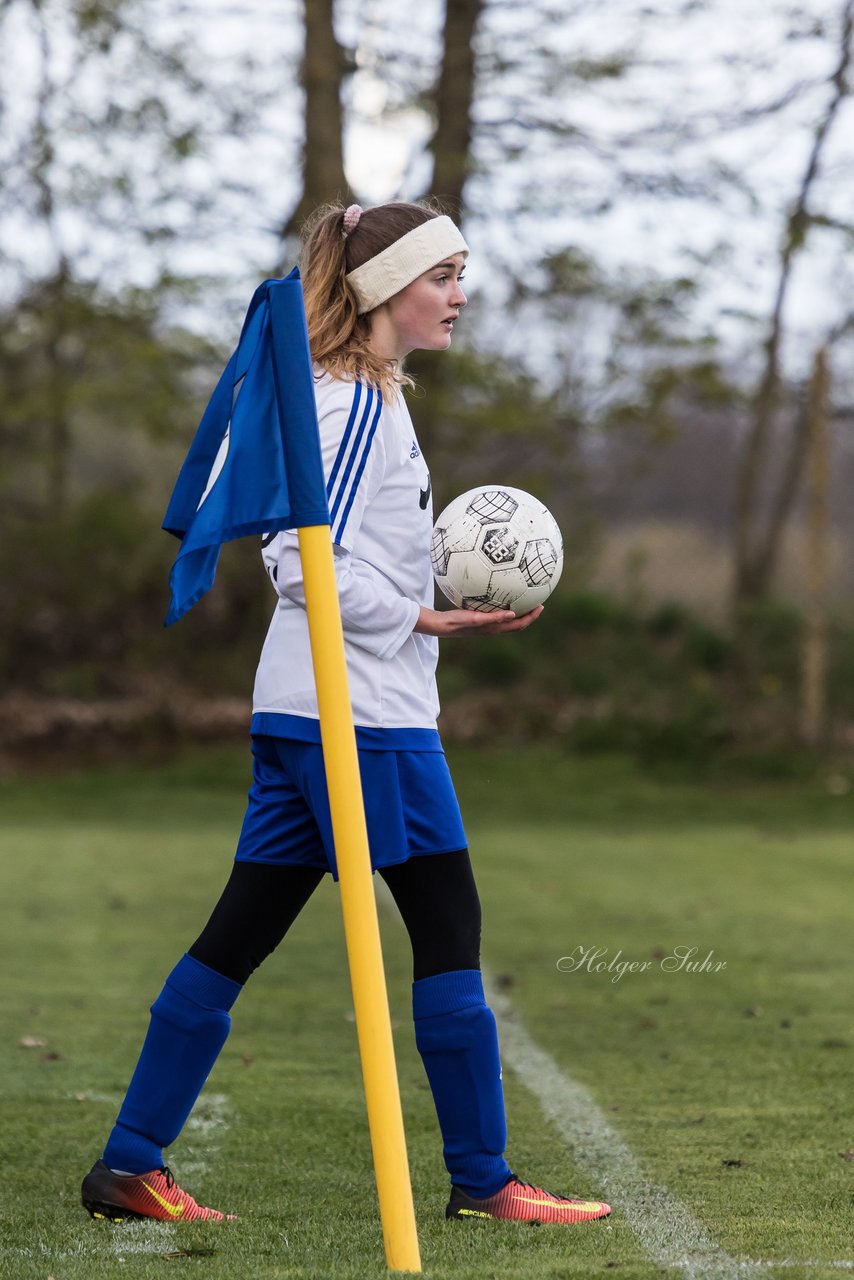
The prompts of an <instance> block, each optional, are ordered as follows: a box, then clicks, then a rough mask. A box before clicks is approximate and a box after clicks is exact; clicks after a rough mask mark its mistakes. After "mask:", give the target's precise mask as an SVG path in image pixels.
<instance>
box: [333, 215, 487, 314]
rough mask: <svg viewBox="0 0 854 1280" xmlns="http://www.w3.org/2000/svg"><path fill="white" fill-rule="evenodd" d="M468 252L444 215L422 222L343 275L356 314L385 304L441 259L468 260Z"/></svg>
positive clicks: (456, 230) (458, 234)
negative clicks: (356, 302)
mask: <svg viewBox="0 0 854 1280" xmlns="http://www.w3.org/2000/svg"><path fill="white" fill-rule="evenodd" d="M468 252H469V247H468V245H467V244H466V242H465V240H464V239H463V236H462V232H461V231H460V229H459V227H457V226H456V224H455V223H454V222H452V221H451V219H450V218H448V217H446V216H445V215H444V214H443V215H442V216H441V217H438V218H430V219H428V221H427V222H422V223H421V225H420V226H418V227H416V228H415V229H414V230H413V231H407V233H406V235H405V236H401V237H400V239H399V240H395V242H394V244H390V245H389V247H388V248H387V249H383V251H382V253H378V254H377V255H376V257H375V258H369V259H368V261H367V262H363V263H362V265H361V267H356V268H355V270H354V271H348V272H347V279H348V280H349V282H350V284H351V285H352V286H353V290H354V292H355V294H356V297H357V298H358V300H359V315H360V316H362V315H364V314H365V312H366V311H373V309H374V307H378V306H379V305H380V303H381V302H387V301H388V299H389V298H391V297H393V296H394V294H396V293H400V291H401V289H405V288H406V286H407V285H408V284H412V281H413V280H415V279H416V278H417V277H418V276H420V275H423V273H424V272H425V271H429V270H430V268H431V267H435V266H436V265H437V264H438V263H440V262H441V261H442V259H443V258H449V257H451V256H452V255H453V254H455V253H461V254H463V255H464V257H468Z"/></svg>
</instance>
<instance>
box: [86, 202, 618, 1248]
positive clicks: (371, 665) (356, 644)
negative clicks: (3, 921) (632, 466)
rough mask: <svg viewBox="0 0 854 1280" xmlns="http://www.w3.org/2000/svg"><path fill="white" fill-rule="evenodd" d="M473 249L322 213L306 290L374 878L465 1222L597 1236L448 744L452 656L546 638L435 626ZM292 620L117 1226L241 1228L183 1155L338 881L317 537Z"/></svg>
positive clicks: (101, 1189) (284, 536)
mask: <svg viewBox="0 0 854 1280" xmlns="http://www.w3.org/2000/svg"><path fill="white" fill-rule="evenodd" d="M467 256H468V247H467V245H466V243H465V240H464V239H463V237H462V235H461V233H460V231H459V230H458V228H457V227H456V226H455V225H454V223H453V222H452V221H451V219H450V218H448V217H445V216H442V215H438V214H436V213H435V212H434V211H432V210H431V209H429V208H426V207H423V206H421V205H414V204H403V203H394V204H387V205H381V206H379V207H377V208H374V209H367V210H364V211H363V210H362V209H360V208H359V206H358V205H351V206H350V207H349V208H348V209H346V210H344V209H342V208H336V209H330V210H326V211H321V214H320V215H318V217H317V218H316V219H315V220H314V223H313V226H312V227H311V229H310V232H309V234H308V236H307V240H306V243H305V249H304V258H303V282H304V292H305V306H306V317H307V322H308V333H309V342H310V346H311V352H312V358H313V360H314V364H315V374H316V398H317V411H318V419H319V424H320V438H321V448H322V454H323V462H324V469H325V473H326V478H327V496H328V501H329V511H330V519H331V528H332V539H333V543H334V549H335V561H336V573H337V582H338V592H339V598H340V604H341V615H342V620H343V625H344V637H345V647H346V656H347V667H348V676H349V683H350V693H351V698H352V703H353V715H354V720H355V724H356V738H357V745H358V749H359V762H360V770H361V775H362V786H363V791H364V798H365V808H366V817H367V826H368V837H369V844H370V850H371V859H372V864H373V866H374V868H375V869H376V870H378V871H379V872H380V874H381V875H382V877H383V879H384V880H385V881H386V883H387V884H388V886H389V888H390V890H391V893H392V895H393V897H394V899H395V902H396V903H397V906H398V908H399V909H400V913H401V915H402V917H403V921H404V923H405V925H406V928H407V930H408V932H409V936H410V939H411V942H412V951H413V960H414V982H413V988H412V1003H413V1014H414V1018H415V1035H416V1043H417V1046H418V1049H419V1052H420V1053H421V1056H422V1058H423V1061H424V1066H425V1069H426V1072H427V1077H428V1080H429V1082H430V1087H431V1089H432V1092H433V1098H434V1101H435V1105H436V1112H437V1114H438V1118H439V1126H440V1129H441V1132H442V1138H443V1143H444V1157H445V1164H446V1166H447V1169H448V1172H449V1174H450V1177H451V1197H450V1202H449V1204H448V1207H447V1210H446V1215H447V1216H448V1217H449V1218H462V1217H476V1218H481V1219H483V1218H487V1219H488V1218H502V1219H516V1220H519V1221H525V1222H562V1223H575V1222H583V1221H587V1220H588V1219H593V1218H601V1217H604V1216H605V1215H607V1214H608V1213H609V1212H610V1210H609V1207H608V1205H606V1204H602V1203H600V1202H599V1201H587V1200H571V1199H567V1198H565V1197H562V1196H555V1195H551V1194H550V1193H549V1192H546V1191H543V1190H542V1189H540V1188H538V1187H534V1186H530V1185H528V1184H527V1183H524V1182H520V1181H519V1180H518V1179H517V1178H516V1177H515V1175H514V1173H513V1172H512V1170H511V1169H510V1166H509V1165H508V1164H507V1162H506V1160H505V1158H504V1147H505V1139H506V1128H505V1120H504V1097H503V1091H502V1085H501V1065H500V1062H499V1055H498V1039H497V1035H496V1027H495V1019H494V1017H493V1014H492V1012H491V1010H490V1009H489V1008H488V1006H487V1005H486V1003H485V1000H484V993H483V983H482V980H481V974H480V919H481V917H480V903H479V900H478V895H477V890H476V888H475V882H474V877H473V875H472V868H471V863H470V861H469V855H468V851H467V848H466V837H465V832H464V830H463V825H462V820H461V817H460V811H459V806H458V804H457V800H456V796H455V794H454V789H453V785H452V783H451V778H450V775H449V773H448V768H447V765H446V763H445V757H444V754H443V752H442V746H441V743H440V740H439V735H438V732H437V729H436V714H437V711H438V702H437V697H436V681H435V668H436V660H437V656H438V638H442V637H447V636H459V635H473V634H483V635H499V634H504V633H507V632H512V631H524V630H525V629H526V628H527V627H529V626H530V625H531V623H532V622H534V621H535V619H536V618H537V617H538V616H539V614H540V613H541V612H542V606H540V607H538V608H537V609H535V610H533V611H532V612H531V613H529V614H527V615H526V616H524V617H520V618H517V617H515V616H514V615H513V614H512V613H509V612H499V613H477V612H473V611H469V610H465V609H452V610H448V611H441V612H437V611H435V610H434V609H433V608H432V602H433V580H432V574H431V568H430V557H429V547H430V534H431V529H432V523H433V519H432V510H431V503H430V490H431V485H430V475H429V472H428V470H427V465H426V463H425V461H424V458H423V457H422V455H421V451H420V449H419V447H418V443H417V440H416V438H415V433H414V431H413V428H412V422H411V420H410V417H409V413H408V411H407V408H406V405H405V402H404V399H403V396H402V394H401V389H402V387H403V386H405V385H406V384H407V382H408V379H407V377H406V375H405V373H404V370H403V361H404V358H405V356H406V355H407V354H408V353H409V352H410V351H412V350H413V349H415V348H420V349H422V350H445V349H447V348H448V347H449V346H450V343H451V333H452V331H453V327H454V324H455V322H456V320H457V319H458V317H459V314H460V311H461V309H462V308H463V307H464V306H465V304H466V297H465V294H464V292H463V290H462V284H461V282H462V274H463V267H464V264H465V260H466V258H467ZM263 557H264V563H265V565H266V568H267V571H268V573H269V575H270V578H271V580H272V582H273V584H274V586H275V589H276V592H277V593H278V603H277V606H276V610H275V613H274V615H273V620H272V622H271V624H270V629H269V632H268V634H267V639H266V642H265V644H264V648H263V651H262V654H261V659H260V663H259V666H258V672H257V677H256V682H255V693H254V712H253V716H252V742H253V755H254V779H253V784H252V788H251V790H250V792H249V804H248V808H247V812H246V817H245V819H244V823H243V828H242V830H241V833H240V838H239V841H238V845H237V852H236V855H235V862H234V867H233V869H232V872H231V876H230V878H229V880H228V883H227V884H226V886H225V889H224V891H223V894H222V897H221V898H220V900H219V902H218V903H217V905H216V906H215V908H214V911H213V914H212V915H211V917H210V919H209V921H208V923H207V924H206V925H205V927H204V929H203V930H202V932H201V934H200V935H199V937H198V938H197V939H196V941H195V942H194V943H193V944H192V946H191V947H190V948H189V951H188V952H187V953H186V954H185V955H184V956H183V957H182V958H181V959H180V960H179V961H178V963H177V965H176V966H175V968H174V969H173V970H172V972H171V973H170V974H169V976H168V978H167V979H166V985H165V986H164V988H163V991H162V992H161V994H160V995H159V996H158V998H157V1000H156V1001H155V1003H154V1005H153V1006H152V1009H151V1022H150V1026H149V1030H148V1034H147V1036H146V1039H145V1042H144V1044H143V1048H142V1052H141V1055H140V1058H139V1062H138V1064H137V1067H136V1070H135V1072H134V1075H133V1078H132V1080H131V1083H130V1086H129V1088H128V1092H127V1095H126V1097H125V1099H124V1102H123V1104H122V1107H121V1110H120V1112H119V1115H118V1119H117V1121H116V1124H115V1127H114V1129H113V1131H112V1133H111V1134H110V1137H109V1141H108V1142H107V1146H106V1149H105V1151H104V1153H103V1158H102V1159H101V1160H99V1161H97V1163H96V1164H95V1165H94V1167H93V1168H92V1170H91V1172H90V1173H89V1174H87V1176H86V1178H85V1179H84V1182H83V1189H82V1198H83V1204H84V1205H85V1207H86V1208H87V1209H88V1211H89V1212H90V1213H91V1214H92V1215H93V1216H94V1217H102V1218H109V1219H111V1220H113V1221H119V1220H121V1219H123V1218H132V1217H142V1218H159V1219H163V1220H166V1221H189V1220H193V1219H198V1218H205V1219H217V1220H220V1219H222V1218H223V1216H224V1215H223V1214H222V1213H220V1212H219V1211H217V1210H214V1209H207V1208H204V1207H202V1206H201V1205H199V1204H197V1203H196V1201H195V1200H194V1199H193V1197H192V1196H191V1195H189V1194H188V1193H187V1192H185V1191H182V1190H181V1188H180V1187H179V1186H177V1184H176V1183H175V1181H174V1179H173V1177H172V1174H171V1172H170V1171H169V1169H168V1168H167V1167H166V1165H165V1161H164V1156H163V1148H164V1147H168V1146H169V1145H170V1144H171V1143H172V1142H174V1141H175V1139H176V1138H177V1136H178V1134H179V1133H180V1132H181V1129H182V1127H183V1125H184V1123H185V1121H186V1120H187V1117H188V1116H189V1114H190V1111H191V1109H192V1107H193V1104H194V1103H195V1101H196V1098H197V1097H198V1095H199V1092H200V1090H201V1088H202V1086H203V1085H204V1082H205V1080H206V1079H207V1077H208V1074H209V1072H210V1070H211V1068H212V1067H213V1065H214V1062H215V1061H216V1058H217V1055H218V1054H219V1052H220V1050H221V1048H222V1046H223V1044H224V1043H225V1039H226V1037H227V1035H228V1032H229V1028H230V1026H231V1019H230V1016H229V1010H230V1009H231V1007H232V1005H233V1004H234V1002H235V1000H236V999H237V997H238V996H239V994H240V992H241V990H242V988H243V985H244V983H245V982H246V981H247V979H248V978H249V976H250V975H251V974H252V973H253V971H254V970H255V969H256V968H257V967H258V966H259V965H260V964H261V962H262V961H263V960H264V958H265V957H266V956H268V955H269V954H270V953H271V952H272V951H273V950H274V949H275V948H276V946H277V945H278V944H279V942H281V940H282V938H283V937H284V935H285V934H286V932H287V930H288V928H289V927H290V925H291V924H292V923H293V921H294V920H295V919H296V917H297V915H298V914H299V912H300V911H301V910H302V908H303V906H304V905H305V903H306V902H307V901H308V899H309V897H310V896H311V894H312V892H313V891H314V889H315V888H316V886H317V885H318V883H319V882H320V879H321V877H322V876H323V875H324V873H325V872H327V871H331V872H332V874H333V875H336V874H337V872H336V864H335V850H334V846H333V841H332V832H331V825H330V816H329V803H328V797H327V793H326V784H325V779H324V773H323V759H322V752H321V746H320V733H319V723H318V712H317V702H316V697H315V691H314V680H313V674H312V666H311V654H310V648H309V638H308V626H307V619H306V612H305V599H304V595H303V587H302V580H301V574H300V561H299V552H298V549H297V540H296V535H295V534H294V533H280V534H276V535H274V536H272V537H270V538H266V539H264V546H263Z"/></svg>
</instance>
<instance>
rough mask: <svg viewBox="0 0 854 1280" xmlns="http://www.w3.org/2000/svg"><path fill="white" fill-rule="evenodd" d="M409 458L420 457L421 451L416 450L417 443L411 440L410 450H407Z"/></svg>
mask: <svg viewBox="0 0 854 1280" xmlns="http://www.w3.org/2000/svg"><path fill="white" fill-rule="evenodd" d="M409 456H410V458H420V457H421V450H420V449H419V448H418V441H417V440H413V441H412V448H411V449H410V450H409Z"/></svg>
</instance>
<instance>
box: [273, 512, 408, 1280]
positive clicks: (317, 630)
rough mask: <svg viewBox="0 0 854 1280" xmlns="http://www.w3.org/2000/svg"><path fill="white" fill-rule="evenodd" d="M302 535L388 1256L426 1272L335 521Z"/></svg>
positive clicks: (396, 1264) (398, 1265)
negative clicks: (350, 678)
mask: <svg viewBox="0 0 854 1280" xmlns="http://www.w3.org/2000/svg"><path fill="white" fill-rule="evenodd" d="M297 532H298V535H299V549H300V559H301V561H302V572H303V581H304V583H305V599H306V611H307V614H308V627H309V635H310V638H311V656H312V662H313V664H314V679H315V683H316V685H317V704H318V710H319V712H320V734H321V739H322V742H323V758H324V764H325V767H326V781H327V786H328V789H329V808H330V811H331V815H332V833H333V836H334V838H335V853H336V857H337V860H338V876H339V881H340V885H341V907H342V910H343V913H344V935H345V938H346V942H347V956H348V959H349V962H350V981H351V983H352V986H353V1002H354V1005H355V1010H356V1030H357V1032H358V1036H359V1052H360V1055H361V1059H362V1076H363V1078H364V1083H365V1098H366V1102H367V1108H368V1125H369V1127H370V1132H371V1146H372V1148H373V1153H374V1170H375V1172H376V1179H377V1195H378V1198H379V1206H380V1219H381V1221H382V1228H383V1239H384V1241H385V1255H386V1262H387V1263H388V1266H389V1270H391V1271H420V1270H421V1256H420V1253H419V1250H418V1234H417V1231H416V1227H415V1208H414V1205H413V1203H412V1184H411V1182H410V1179H409V1161H408V1159H407V1155H406V1139H405V1137H404V1132H403V1112H402V1110H401V1106H400V1089H399V1087H398V1082H397V1070H396V1067H395V1061H394V1043H393V1041H392V1036H391V1020H390V1017H389V1010H388V995H387V992H386V984H385V972H384V970H383V958H382V949H381V946H380V930H379V922H378V920H377V904H376V899H375V898H374V886H373V881H372V876H371V864H370V854H369V851H368V833H367V828H366V825H365V810H364V805H363V802H362V786H361V779H360V777H359V759H358V755H357V753H356V733H355V730H354V728H353V712H352V708H351V705H350V691H349V687H348V684H347V667H346V663H345V659H344V634H343V631H342V627H341V613H340V609H339V607H338V587H337V583H336V580H335V569H334V565H333V559H332V541H331V538H330V532H329V526H328V525H315V526H308V527H304V528H301V529H299V530H298V531H297Z"/></svg>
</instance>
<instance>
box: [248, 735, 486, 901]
mask: <svg viewBox="0 0 854 1280" xmlns="http://www.w3.org/2000/svg"><path fill="white" fill-rule="evenodd" d="M252 755H253V758H254V768H253V782H252V786H251V788H250V790H249V804H248V807H247V810H246V817H245V818H244V820H243V828H242V830H241V832H240V839H239V840H238V842H237V852H236V853H235V855H234V856H235V861H237V862H263V863H267V864H271V863H272V864H276V865H281V866H288V867H317V868H318V869H320V870H323V871H331V872H332V875H333V876H334V877H335V879H336V880H337V879H338V867H337V864H336V861H335V845H334V842H333V839H332V822H331V819H330V815H329V796H328V794H327V790H326V775H325V773H324V770H323V751H322V749H321V747H320V746H319V745H318V744H317V743H314V742H300V741H296V740H294V739H292V738H278V737H272V736H268V735H253V738H252ZM359 772H360V774H361V778H362V794H363V796H364V801H365V818H366V821H367V827H368V844H369V846H370V852H371V866H372V868H373V869H374V870H375V871H376V869H377V868H378V867H390V866H394V864H395V863H398V862H406V861H407V860H408V859H409V858H415V857H419V856H420V855H422V854H431V853H451V852H453V851H454V850H456V849H465V848H466V845H467V840H466V833H465V830H464V828H463V821H462V816H461V814H460V806H459V804H458V802H457V797H456V794H455V792H454V784H453V782H452V781H451V775H450V772H449V770H448V765H447V762H446V760H445V757H444V755H443V754H442V752H441V751H366V750H360V751H359Z"/></svg>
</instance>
